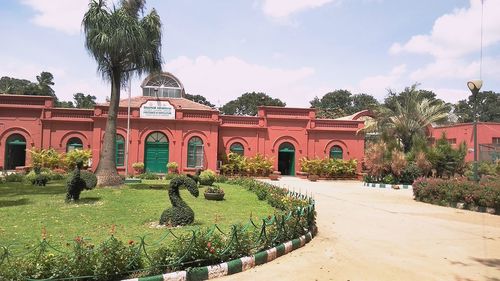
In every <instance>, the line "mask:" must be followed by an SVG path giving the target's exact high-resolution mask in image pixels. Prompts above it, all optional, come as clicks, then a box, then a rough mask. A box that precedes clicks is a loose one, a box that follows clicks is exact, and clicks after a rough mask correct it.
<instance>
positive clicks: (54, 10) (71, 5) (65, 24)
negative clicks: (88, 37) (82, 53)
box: [21, 0, 89, 34]
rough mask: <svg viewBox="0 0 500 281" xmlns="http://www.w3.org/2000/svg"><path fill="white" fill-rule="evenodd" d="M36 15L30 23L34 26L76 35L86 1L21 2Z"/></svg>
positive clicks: (43, 0) (86, 5)
mask: <svg viewBox="0 0 500 281" xmlns="http://www.w3.org/2000/svg"><path fill="white" fill-rule="evenodd" d="M21 2H22V3H23V4H25V5H27V6H30V7H31V8H32V9H33V10H35V11H36V12H37V13H36V15H35V16H34V17H33V19H32V21H33V23H35V24H36V25H39V26H43V27H48V28H53V29H56V30H58V31H62V32H65V33H68V34H78V33H79V32H80V29H81V23H82V19H83V15H84V14H85V11H86V10H87V8H88V4H89V1H88V0H71V1H68V0H21Z"/></svg>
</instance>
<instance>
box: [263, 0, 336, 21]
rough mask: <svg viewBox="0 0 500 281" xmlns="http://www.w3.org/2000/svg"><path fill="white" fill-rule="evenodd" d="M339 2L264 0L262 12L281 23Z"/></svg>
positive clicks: (327, 0) (328, 0)
mask: <svg viewBox="0 0 500 281" xmlns="http://www.w3.org/2000/svg"><path fill="white" fill-rule="evenodd" d="M333 1H338V0H263V2H262V11H263V12H264V14H266V15H267V16H269V17H271V18H274V19H276V20H279V21H286V20H287V18H288V17H289V16H290V15H292V14H295V13H298V12H301V11H304V10H309V9H314V8H318V7H321V6H323V5H325V4H328V3H330V2H333Z"/></svg>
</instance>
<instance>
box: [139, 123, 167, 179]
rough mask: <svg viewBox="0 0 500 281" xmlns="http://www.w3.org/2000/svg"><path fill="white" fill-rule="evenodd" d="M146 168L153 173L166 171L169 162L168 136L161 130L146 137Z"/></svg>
mask: <svg viewBox="0 0 500 281" xmlns="http://www.w3.org/2000/svg"><path fill="white" fill-rule="evenodd" d="M144 149H145V152H144V158H145V159H144V169H145V171H146V172H151V173H166V172H167V163H168V138H167V136H166V135H164V134H163V133H160V132H154V133H151V134H149V136H148V137H147V138H146V144H145V147H144Z"/></svg>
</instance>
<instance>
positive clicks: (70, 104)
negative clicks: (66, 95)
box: [54, 101, 75, 108]
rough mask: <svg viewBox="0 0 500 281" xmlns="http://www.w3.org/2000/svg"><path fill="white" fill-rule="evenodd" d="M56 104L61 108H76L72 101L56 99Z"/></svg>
mask: <svg viewBox="0 0 500 281" xmlns="http://www.w3.org/2000/svg"><path fill="white" fill-rule="evenodd" d="M54 106H55V107H61V108H75V106H74V105H73V102H72V101H56V102H55V103H54Z"/></svg>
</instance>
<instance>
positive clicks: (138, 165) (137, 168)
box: [132, 162, 144, 175]
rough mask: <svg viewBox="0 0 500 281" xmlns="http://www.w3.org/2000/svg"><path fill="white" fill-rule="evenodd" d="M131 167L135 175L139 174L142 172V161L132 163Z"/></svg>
mask: <svg viewBox="0 0 500 281" xmlns="http://www.w3.org/2000/svg"><path fill="white" fill-rule="evenodd" d="M132 168H133V169H134V172H135V174H136V175H140V174H142V173H143V172H144V163H142V162H136V163H134V164H132Z"/></svg>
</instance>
